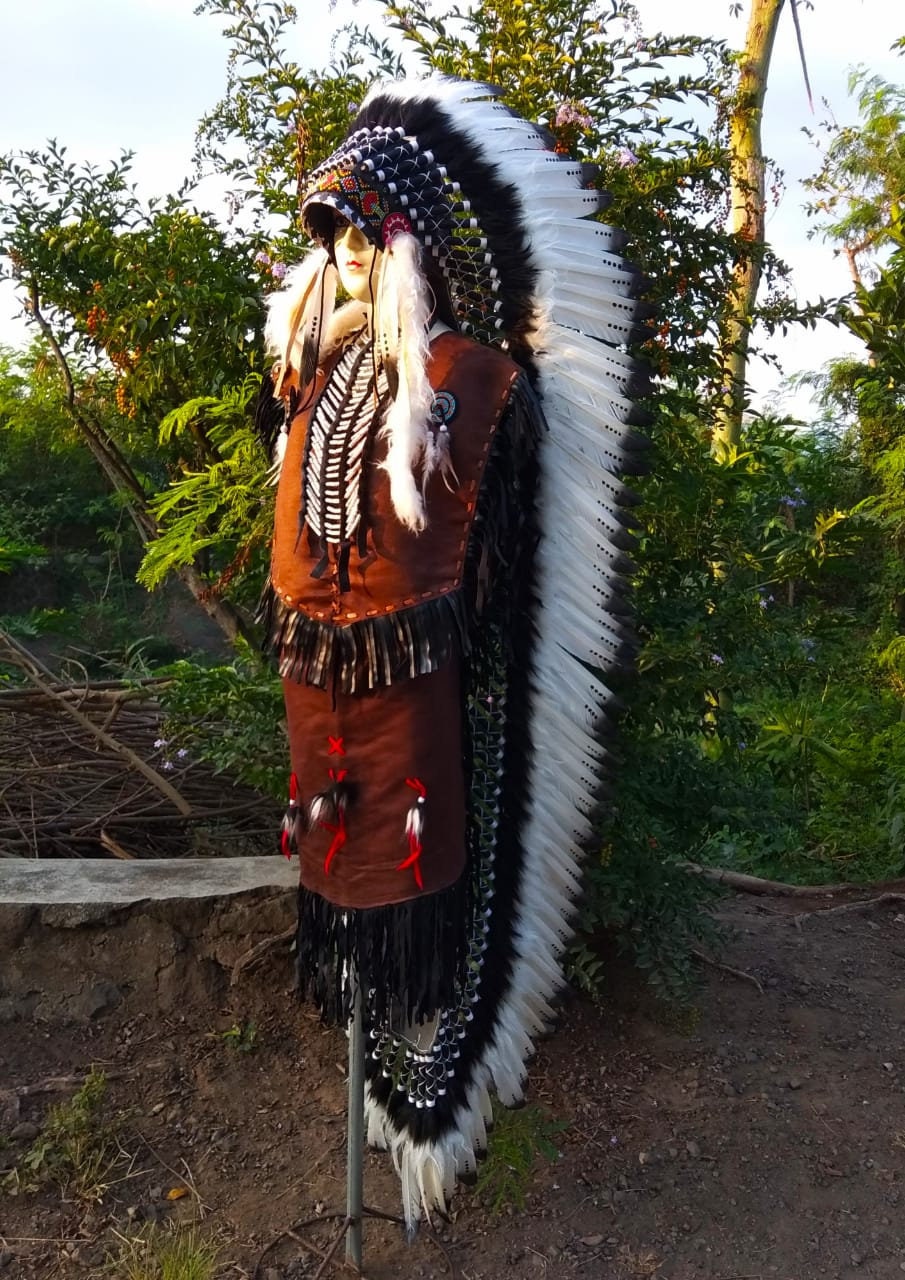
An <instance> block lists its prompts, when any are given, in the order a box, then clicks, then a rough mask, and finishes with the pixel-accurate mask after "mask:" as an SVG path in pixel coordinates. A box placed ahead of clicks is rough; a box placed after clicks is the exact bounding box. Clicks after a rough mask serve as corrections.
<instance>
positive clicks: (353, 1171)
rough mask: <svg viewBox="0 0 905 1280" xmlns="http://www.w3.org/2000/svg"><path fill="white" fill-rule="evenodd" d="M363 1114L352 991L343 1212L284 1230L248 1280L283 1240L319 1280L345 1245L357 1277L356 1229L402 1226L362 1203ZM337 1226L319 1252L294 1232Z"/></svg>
mask: <svg viewBox="0 0 905 1280" xmlns="http://www.w3.org/2000/svg"><path fill="white" fill-rule="evenodd" d="M364 1114H365V1036H364V1029H363V1027H362V1016H361V997H360V994H359V992H358V991H356V993H355V1001H354V1004H353V1007H352V1020H351V1022H350V1023H349V1083H348V1103H347V1108H346V1115H347V1142H346V1209H345V1212H344V1213H343V1212H341V1211H337V1212H334V1213H321V1214H318V1215H317V1217H315V1218H306V1219H305V1221H304V1222H298V1223H296V1224H295V1226H293V1227H290V1228H289V1230H288V1231H284V1232H283V1233H282V1235H280V1236H277V1238H276V1239H275V1240H272V1241H271V1242H270V1244H269V1245H267V1247H266V1249H265V1250H264V1252H263V1253H262V1254H261V1255H260V1256H259V1258H258V1261H257V1264H256V1265H255V1269H254V1272H253V1275H252V1280H260V1277H261V1275H262V1271H261V1267H262V1265H263V1262H264V1259H265V1257H266V1256H267V1254H268V1253H270V1251H271V1249H275V1248H276V1246H277V1245H278V1244H280V1243H281V1242H282V1241H283V1240H284V1239H285V1238H286V1237H287V1236H289V1238H290V1239H292V1240H294V1241H295V1242H296V1244H300V1245H301V1246H302V1248H303V1249H306V1250H308V1252H309V1253H313V1254H315V1255H316V1256H317V1257H319V1258H320V1260H321V1261H320V1265H319V1266H318V1268H317V1271H315V1273H314V1276H313V1280H323V1277H324V1276H325V1275H326V1274H327V1271H328V1269H329V1268H330V1265H331V1263H333V1261H334V1260H335V1258H336V1255H337V1254H338V1253H339V1248H340V1245H341V1244H342V1243H343V1241H345V1245H346V1251H345V1260H344V1265H345V1267H346V1268H347V1269H349V1270H351V1271H352V1272H354V1274H356V1275H359V1276H362V1275H364V1272H363V1271H362V1225H363V1223H364V1220H365V1219H366V1218H376V1219H379V1220H381V1221H383V1222H395V1223H396V1224H397V1225H398V1226H400V1227H405V1219H404V1218H401V1217H400V1216H399V1215H398V1214H395V1213H384V1211H383V1210H382V1209H372V1208H371V1207H370V1206H369V1205H366V1204H365V1203H364V1147H365V1132H364ZM331 1221H332V1222H339V1224H340V1226H339V1230H338V1231H337V1233H336V1236H335V1237H334V1239H333V1242H332V1243H331V1245H330V1247H329V1248H328V1249H327V1251H326V1252H324V1251H323V1250H321V1249H318V1248H317V1247H316V1246H315V1245H312V1244H308V1243H307V1241H305V1240H303V1239H302V1237H301V1236H300V1235H299V1232H300V1231H306V1230H309V1229H311V1228H312V1227H317V1226H322V1225H323V1224H324V1223H325V1222H331ZM414 1236H415V1232H412V1233H411V1234H410V1235H407V1239H408V1242H409V1243H410V1244H411V1243H412V1241H413V1239H414ZM426 1236H427V1239H429V1240H430V1241H431V1243H432V1244H434V1245H436V1246H437V1248H438V1249H439V1250H440V1252H441V1253H442V1254H443V1257H444V1261H445V1262H446V1265H447V1268H448V1270H449V1272H450V1275H451V1276H454V1275H455V1269H454V1267H453V1264H452V1261H451V1260H450V1258H449V1255H448V1254H447V1252H446V1250H445V1249H444V1248H443V1245H442V1244H441V1243H440V1240H439V1238H438V1237H437V1236H436V1235H435V1234H434V1232H432V1231H428V1232H427V1233H426Z"/></svg>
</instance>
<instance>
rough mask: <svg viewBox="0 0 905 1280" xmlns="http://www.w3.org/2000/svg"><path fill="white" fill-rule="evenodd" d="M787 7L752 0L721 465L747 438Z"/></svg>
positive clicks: (733, 226) (740, 118) (732, 136)
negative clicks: (776, 57)
mask: <svg viewBox="0 0 905 1280" xmlns="http://www.w3.org/2000/svg"><path fill="white" fill-rule="evenodd" d="M782 6H783V0H751V15H750V18H749V21H748V31H747V34H746V36H745V48H744V51H743V53H742V59H741V63H740V67H739V81H738V92H737V94H736V98H735V105H734V107H733V110H732V115H731V116H730V119H729V148H730V165H729V174H730V194H731V199H732V213H731V222H730V230H731V231H732V232H733V234H735V235H737V236H739V237H740V238H741V239H742V240H743V241H744V242H745V245H746V248H745V249H743V250H742V251H741V253H740V254H739V257H738V258H737V260H736V263H735V267H734V269H733V273H732V283H731V286H730V289H729V297H728V299H727V302H726V311H725V314H724V317H723V326H722V335H721V351H720V361H721V365H722V372H723V378H722V403H721V406H720V410H719V413H718V416H717V425H716V429H715V430H714V435H713V450H714V453H715V454H716V456H717V457H718V458H721V459H725V458H726V457H727V456H728V455H729V454H730V452H731V450H732V449H733V448H734V447H735V446H737V445H738V442H739V439H740V436H741V426H742V413H743V410H744V406H745V374H746V370H747V365H748V344H749V341H750V337H751V325H752V322H753V315H754V305H755V302H756V300H757V290H758V286H759V285H760V277H761V269H762V266H763V249H764V225H765V207H766V196H765V170H766V166H765V163H764V154H763V146H762V143H761V120H762V117H763V110H764V97H765V95H766V92H767V74H768V72H769V69H770V58H771V56H772V54H773V41H774V39H775V36H776V28H777V25H778V23H779V15H780V12H781V10H782Z"/></svg>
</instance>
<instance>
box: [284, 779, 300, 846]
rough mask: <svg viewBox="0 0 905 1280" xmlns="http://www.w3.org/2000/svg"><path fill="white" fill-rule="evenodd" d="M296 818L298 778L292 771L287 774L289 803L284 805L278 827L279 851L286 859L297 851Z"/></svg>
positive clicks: (297, 810) (297, 811) (297, 813)
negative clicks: (281, 822)
mask: <svg viewBox="0 0 905 1280" xmlns="http://www.w3.org/2000/svg"><path fill="white" fill-rule="evenodd" d="M298 819H299V780H298V778H297V777H296V775H295V774H294V773H291V774H290V775H289V804H288V805H287V806H286V812H285V813H284V815H283V824H282V826H281V828H280V853H282V855H283V857H284V858H286V859H287V860H288V859H290V858H291V857H292V855H293V854H294V853H297V852H298V828H297V826H296V824H297V822H298Z"/></svg>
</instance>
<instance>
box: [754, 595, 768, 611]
mask: <svg viewBox="0 0 905 1280" xmlns="http://www.w3.org/2000/svg"><path fill="white" fill-rule="evenodd" d="M757 603H758V606H759V607H760V608H761V609H769V607H770V605H769V603H768V602H767V601H766V600H765V599H764V598H763V596H761V598H760V599H759V600H758V602H757Z"/></svg>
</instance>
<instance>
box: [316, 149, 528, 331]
mask: <svg viewBox="0 0 905 1280" xmlns="http://www.w3.org/2000/svg"><path fill="white" fill-rule="evenodd" d="M318 205H326V206H328V207H329V208H331V209H334V210H335V211H336V212H337V213H340V214H342V216H343V217H344V218H347V219H348V220H349V222H351V223H353V224H354V225H355V226H357V227H358V228H359V230H361V231H363V232H364V234H365V235H366V236H367V237H368V239H369V240H370V241H371V242H372V243H373V244H376V245H378V246H382V245H383V243H384V233H383V223H384V221H386V220H387V219H392V218H394V216H395V215H398V214H404V215H405V216H406V217H407V218H408V219H409V221H410V223H411V225H412V229H413V231H414V233H415V235H417V237H418V239H419V240H420V242H421V243H422V245H423V246H424V248H425V250H426V251H427V252H428V253H430V254H431V255H432V257H433V258H434V260H435V261H436V263H437V266H438V268H439V270H440V271H441V273H442V274H443V277H444V278H445V280H446V283H447V286H448V288H449V294H450V299H451V301H452V305H453V311H454V313H455V317H456V320H457V322H458V324H459V329H460V331H461V332H462V333H464V334H468V335H470V336H471V337H474V338H477V339H478V340H479V341H480V342H484V343H490V344H493V345H497V346H505V345H506V335H505V333H504V332H503V322H502V320H501V319H500V315H499V313H500V310H501V307H502V303H501V301H500V299H499V297H498V296H497V295H498V293H499V288H500V280H499V273H498V271H497V268H496V266H495V265H494V260H493V253H492V252H491V249H490V246H489V243H488V239H487V235H486V234H485V232H484V230H483V229H482V227H481V225H480V222H479V220H478V218H477V217H476V215H475V211H474V210H473V208H472V205H471V201H470V200H468V199H467V197H466V196H465V195H464V194H463V192H462V189H461V187H460V185H459V183H458V182H456V181H455V179H454V178H453V177H451V176H450V174H449V173H448V171H447V168H446V166H445V165H444V164H443V163H442V161H441V159H440V158H438V157H436V156H435V155H434V153H433V152H432V151H429V150H427V149H422V148H421V147H419V145H418V141H417V139H415V138H412V137H409V136H407V135H406V133H405V132H404V130H403V129H402V127H401V126H398V127H397V128H395V129H391V128H388V127H385V126H380V127H377V128H373V129H358V130H356V132H355V133H353V134H351V135H350V136H349V137H348V138H347V139H346V141H345V142H344V143H343V145H342V147H341V148H340V150H339V151H338V152H336V153H334V154H333V155H332V156H331V157H330V159H329V160H328V161H326V162H325V163H324V164H323V165H321V166H319V167H318V168H317V169H315V170H314V171H313V172H312V174H311V178H310V181H309V184H308V188H307V194H306V197H305V200H304V203H303V205H302V213H303V215H304V216H306V217H307V219H308V220H309V222H310V223H311V226H312V229H313V231H314V234H315V235H316V236H317V237H318V238H319V239H320V240H321V242H322V243H323V244H324V246H325V247H326V248H330V246H331V245H332V227H328V226H326V225H322V224H319V222H318V219H317V215H316V212H315V210H316V206H318Z"/></svg>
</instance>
